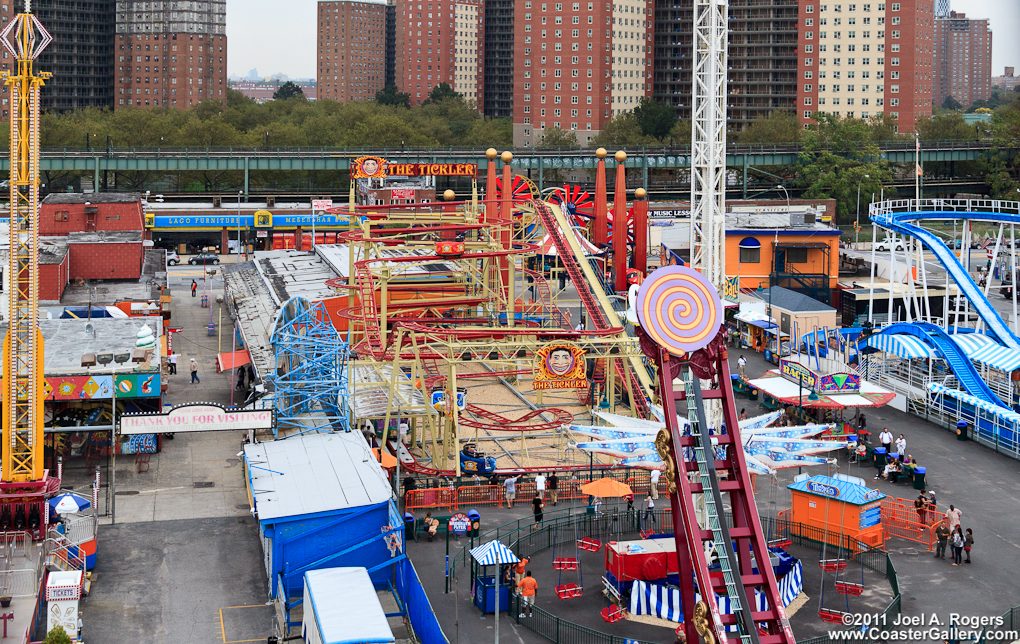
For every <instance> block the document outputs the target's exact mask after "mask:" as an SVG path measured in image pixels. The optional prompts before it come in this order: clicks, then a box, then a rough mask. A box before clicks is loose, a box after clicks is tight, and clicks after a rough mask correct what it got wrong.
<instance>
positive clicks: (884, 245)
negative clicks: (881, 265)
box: [875, 237, 906, 250]
mask: <svg viewBox="0 0 1020 644" xmlns="http://www.w3.org/2000/svg"><path fill="white" fill-rule="evenodd" d="M905 249H906V246H904V244H903V240H902V239H899V238H892V237H886V238H885V239H883V240H882V241H880V242H878V243H877V244H875V250H905Z"/></svg>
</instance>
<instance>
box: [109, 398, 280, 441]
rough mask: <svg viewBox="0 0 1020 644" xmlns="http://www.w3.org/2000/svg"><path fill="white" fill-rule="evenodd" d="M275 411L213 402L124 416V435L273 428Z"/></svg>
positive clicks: (121, 420) (121, 419) (122, 420)
mask: <svg viewBox="0 0 1020 644" xmlns="http://www.w3.org/2000/svg"><path fill="white" fill-rule="evenodd" d="M273 421H274V418H273V411H272V410H271V409H258V410H239V409H229V410H228V409H224V408H223V407H221V406H219V405H214V404H212V403H198V404H193V405H181V406H179V407H174V408H173V409H171V410H170V411H169V412H168V413H165V414H161V413H155V414H125V415H124V416H121V417H120V433H121V434H125V435H131V434H165V433H186V432H217V431H232V430H237V429H272V428H273Z"/></svg>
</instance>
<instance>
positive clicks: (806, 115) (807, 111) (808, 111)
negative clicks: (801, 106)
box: [804, 110, 811, 127]
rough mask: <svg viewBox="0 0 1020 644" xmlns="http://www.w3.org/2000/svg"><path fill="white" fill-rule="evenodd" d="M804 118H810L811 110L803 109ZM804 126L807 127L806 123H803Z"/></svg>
mask: <svg viewBox="0 0 1020 644" xmlns="http://www.w3.org/2000/svg"><path fill="white" fill-rule="evenodd" d="M804 118H806V119H809V118H811V110H804ZM804 127H807V124H806V123H805V124H804Z"/></svg>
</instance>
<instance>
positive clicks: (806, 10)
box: [804, 4, 815, 13]
mask: <svg viewBox="0 0 1020 644" xmlns="http://www.w3.org/2000/svg"><path fill="white" fill-rule="evenodd" d="M814 12H815V6H814V5H813V4H809V5H808V6H806V7H804V13H814Z"/></svg>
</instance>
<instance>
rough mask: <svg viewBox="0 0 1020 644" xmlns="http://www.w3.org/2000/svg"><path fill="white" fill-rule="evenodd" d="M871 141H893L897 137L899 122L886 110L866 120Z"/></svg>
mask: <svg viewBox="0 0 1020 644" xmlns="http://www.w3.org/2000/svg"><path fill="white" fill-rule="evenodd" d="M866 122H867V124H868V128H869V129H870V130H871V140H872V141H878V142H883V141H893V140H895V139H896V138H897V136H898V135H897V131H898V128H899V123H898V122H897V121H896V119H894V118H893V117H892V116H890V115H889V114H888V113H886V112H882V113H881V114H875V115H874V116H872V117H871V118H870V119H868V120H867V121H866Z"/></svg>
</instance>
